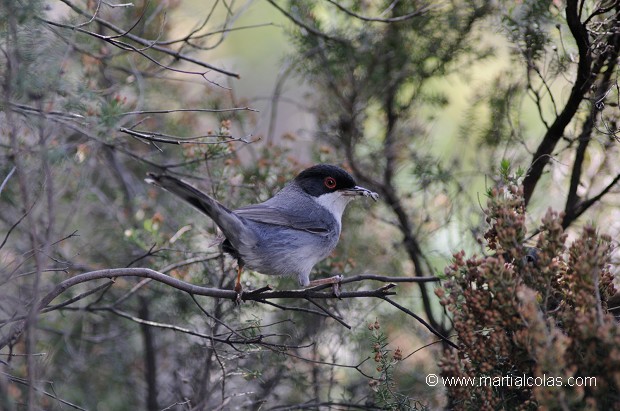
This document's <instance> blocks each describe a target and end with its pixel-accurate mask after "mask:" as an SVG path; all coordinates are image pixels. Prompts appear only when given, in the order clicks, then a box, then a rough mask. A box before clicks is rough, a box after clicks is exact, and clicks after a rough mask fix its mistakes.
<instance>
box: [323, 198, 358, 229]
mask: <svg viewBox="0 0 620 411" xmlns="http://www.w3.org/2000/svg"><path fill="white" fill-rule="evenodd" d="M354 198H355V197H352V196H347V195H344V194H343V193H341V192H338V191H334V192H333V193H327V194H323V195H321V196H319V197H313V199H314V201H316V202H317V203H318V204H319V205H320V206H321V207H323V208H325V209H327V211H329V212H330V213H331V214H332V215H333V216H334V218H335V219H336V221H337V222H338V226H339V227H340V226H342V223H341V220H342V214H343V213H344V210H345V208H347V204H349V202H350V201H351V200H353V199H354Z"/></svg>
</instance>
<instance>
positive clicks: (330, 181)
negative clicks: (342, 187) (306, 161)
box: [323, 177, 336, 190]
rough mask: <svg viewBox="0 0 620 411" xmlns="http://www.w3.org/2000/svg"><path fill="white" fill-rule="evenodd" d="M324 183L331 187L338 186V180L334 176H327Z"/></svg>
mask: <svg viewBox="0 0 620 411" xmlns="http://www.w3.org/2000/svg"><path fill="white" fill-rule="evenodd" d="M323 184H325V187H327V188H329V189H330V190H331V189H334V188H336V180H335V179H334V178H333V177H325V180H323Z"/></svg>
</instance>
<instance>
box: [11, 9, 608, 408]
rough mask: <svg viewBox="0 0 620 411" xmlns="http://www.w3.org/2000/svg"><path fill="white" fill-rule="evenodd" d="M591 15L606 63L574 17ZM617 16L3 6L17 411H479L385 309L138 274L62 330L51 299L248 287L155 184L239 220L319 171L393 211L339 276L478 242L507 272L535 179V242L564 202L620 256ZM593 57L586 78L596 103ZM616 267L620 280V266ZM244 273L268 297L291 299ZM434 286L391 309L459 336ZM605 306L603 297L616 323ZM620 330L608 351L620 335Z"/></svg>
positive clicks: (70, 317)
mask: <svg viewBox="0 0 620 411" xmlns="http://www.w3.org/2000/svg"><path fill="white" fill-rule="evenodd" d="M573 8H574V9H575V10H579V13H580V14H579V18H580V20H579V22H580V24H581V25H582V26H583V27H584V30H586V29H587V33H586V34H585V38H586V39H587V47H586V50H587V52H588V53H589V54H583V53H584V52H583V51H582V50H583V47H582V44H580V41H583V38H584V37H579V35H574V34H575V33H577V34H579V33H580V32H579V30H576V29H575V27H576V26H579V25H580V24H577V25H575V23H574V22H573V23H572V26H571V21H570V18H568V19H567V18H566V16H567V15H570V11H571V10H572V9H573ZM618 10H619V5H618V2H615V1H609V2H603V3H593V2H573V1H567V2H559V1H558V2H552V3H551V4H549V3H547V2H537V1H526V2H521V3H519V4H512V3H511V2H484V1H451V2H441V3H439V2H437V3H435V2H430V3H425V2H406V3H405V2H402V3H401V2H394V3H391V2H385V3H383V2H364V1H347V2H334V1H322V2H305V1H296V2H290V3H286V2H275V1H271V0H267V1H248V2H225V1H209V2H189V1H188V2H178V1H150V2H142V1H138V2H135V3H127V4H120V3H119V4H112V3H104V2H97V1H84V2H81V1H75V2H70V1H68V0H62V1H47V2H40V1H34V0H20V1H17V2H14V1H11V0H4V1H2V2H0V17H1V21H0V29H1V31H2V37H1V38H0V41H1V43H0V45H1V46H2V51H3V53H2V56H1V57H0V59H1V62H2V64H1V67H2V69H1V73H2V84H3V89H2V90H3V91H2V93H3V99H2V102H1V103H0V107H1V108H2V112H1V113H0V148H1V150H2V152H1V157H0V180H1V181H2V183H1V184H2V186H1V189H0V204H1V206H0V224H1V227H2V231H0V233H5V234H4V235H0V238H3V239H4V241H3V242H2V243H1V246H0V275H1V278H0V281H1V283H0V284H1V285H0V312H1V313H2V316H1V317H0V326H1V328H0V337H1V338H2V342H3V344H2V346H3V348H2V351H0V367H1V368H2V369H1V370H0V371H1V373H2V374H1V375H0V394H1V395H0V397H1V398H2V400H0V401H2V402H0V408H2V409H7V410H11V409H22V408H26V409H33V410H34V409H65V408H67V407H68V408H71V407H74V408H84V409H92V410H94V409H101V410H107V409H114V410H123V409H127V410H130V409H131V410H133V409H149V410H156V409H234V408H252V409H298V408H302V407H305V408H310V409H317V408H334V409H376V408H379V407H388V408H389V407H392V408H415V407H417V408H424V407H430V408H437V407H449V408H458V406H459V405H461V406H462V404H463V403H460V402H459V401H464V400H463V398H460V397H459V395H463V394H462V393H455V392H446V391H445V390H444V387H442V386H438V387H429V386H427V385H426V383H425V381H424V378H425V376H426V375H427V374H429V373H431V372H433V373H436V374H439V373H441V372H442V370H443V372H445V370H446V368H449V365H446V362H445V361H443V360H442V359H443V358H445V356H446V355H447V354H446V352H445V351H444V350H445V349H447V347H446V346H442V344H441V343H439V342H438V341H437V338H436V337H435V336H434V335H433V334H431V333H429V332H428V330H427V329H426V328H425V327H423V326H421V324H420V323H419V322H417V321H415V320H414V319H413V318H412V317H411V316H410V315H407V314H406V312H403V311H402V310H398V309H396V308H395V307H394V306H392V305H389V304H387V303H386V302H385V301H382V300H380V299H363V298H359V299H348V300H341V301H340V300H336V299H328V300H326V301H324V302H321V304H322V305H321V307H322V308H317V307H316V305H315V304H314V303H313V302H312V301H309V300H303V299H301V300H299V301H288V300H282V301H280V300H277V301H275V302H276V303H277V304H279V305H280V307H277V306H270V305H267V304H259V303H256V302H248V303H245V304H242V305H240V306H236V305H235V304H234V303H233V302H231V301H228V300H222V299H213V298H201V297H193V296H190V295H188V294H186V293H182V292H180V291H178V290H175V289H172V288H171V287H169V286H166V285H163V284H158V283H156V282H149V281H147V280H145V279H142V278H128V277H127V278H126V277H123V278H117V279H116V280H115V281H107V282H96V283H92V284H91V283H86V284H82V285H80V286H79V287H76V288H74V289H71V290H70V291H68V292H67V293H66V294H63V297H62V298H64V299H69V298H72V297H73V298H74V299H75V301H73V302H71V303H70V304H67V305H63V306H58V307H55V309H54V310H52V311H50V312H49V313H45V314H41V315H38V316H37V315H36V310H34V309H33V307H35V306H36V304H35V302H36V301H37V299H38V298H40V297H41V296H42V295H43V294H45V293H46V292H47V291H48V290H49V289H51V288H52V287H53V286H54V285H55V284H58V283H59V282H61V281H62V280H64V279H66V278H69V277H71V276H74V275H76V274H78V273H82V272H88V271H93V270H98V269H106V268H116V267H119V268H120V267H149V268H152V269H155V270H158V271H160V272H163V273H165V274H169V275H170V276H173V277H175V278H178V279H181V280H184V281H188V282H190V283H194V284H199V285H209V286H213V287H218V288H222V289H231V288H232V282H233V280H234V276H233V275H232V273H234V270H235V267H234V263H233V261H231V260H230V259H229V258H226V257H224V256H222V255H221V253H220V252H219V249H218V247H217V246H216V245H215V244H216V242H217V241H216V240H217V239H216V236H217V233H216V230H215V227H214V225H213V224H212V223H211V222H209V221H208V220H207V219H204V218H202V217H201V216H199V215H198V214H197V213H196V212H195V211H194V210H192V209H191V208H190V207H186V206H185V205H179V204H178V200H176V199H175V198H172V196H169V195H167V194H166V193H162V192H160V191H158V190H156V189H154V188H152V187H150V186H147V185H146V184H145V183H144V182H143V177H144V176H145V174H146V172H147V171H153V170H156V171H157V170H158V171H167V172H170V173H178V174H179V175H180V176H182V177H183V178H185V179H188V180H189V181H192V182H193V183H194V184H196V185H197V186H199V187H201V188H202V189H204V190H205V191H207V192H209V193H210V194H212V195H213V196H214V197H216V198H218V199H219V200H221V201H222V202H223V203H224V204H226V205H228V206H230V207H231V208H234V207H237V206H241V205H244V204H247V203H251V202H257V201H262V200H265V199H267V198H268V197H269V196H271V195H273V194H274V193H275V192H276V191H277V190H278V189H279V188H280V187H281V186H282V184H284V183H285V182H286V181H287V180H289V179H290V178H292V177H293V176H294V175H295V174H296V172H298V171H300V170H301V169H303V168H304V167H306V166H308V165H310V164H313V163H315V162H330V163H337V164H340V165H342V166H345V167H347V168H348V169H350V170H351V171H352V173H353V174H354V175H355V177H356V178H357V179H358V181H359V182H360V184H362V185H365V186H368V187H369V188H372V189H374V190H376V191H378V192H379V193H380V195H381V198H382V200H383V201H382V202H381V203H380V204H378V205H371V204H368V203H365V202H363V201H362V202H357V203H355V204H354V205H352V206H351V207H349V210H348V212H347V216H346V221H345V222H344V231H343V235H342V238H341V242H340V245H339V247H338V249H337V250H336V252H335V253H334V255H333V256H330V257H329V258H328V259H327V260H326V261H325V262H323V263H321V264H320V266H319V267H317V273H319V272H320V273H321V275H322V276H326V275H327V273H330V274H331V273H336V272H337V273H344V274H345V275H347V276H353V275H355V274H360V273H374V274H381V275H386V276H395V277H399V276H400V277H413V276H439V277H441V278H442V279H444V278H445V276H446V274H444V267H445V266H447V265H448V264H450V263H451V261H452V255H453V254H454V253H456V252H458V251H459V250H465V252H466V253H467V254H468V255H471V254H477V255H479V256H485V258H486V257H492V256H493V254H494V252H493V251H492V250H490V249H489V248H488V247H487V243H486V241H485V238H484V233H485V231H487V230H488V228H489V223H490V221H487V220H485V217H488V214H485V211H483V208H485V207H486V206H487V204H486V201H487V198H488V197H487V194H488V189H489V188H490V187H493V186H495V185H496V184H502V181H503V180H502V177H503V178H504V180H505V179H506V177H507V175H508V171H507V170H508V169H509V168H510V167H509V165H512V166H513V168H514V169H516V168H518V167H521V168H522V169H523V171H524V172H525V175H527V176H528V177H525V179H523V175H524V174H521V175H520V178H521V179H520V180H519V181H518V183H519V184H521V183H523V184H524V185H525V187H526V189H525V196H526V199H525V200H524V207H527V213H524V214H523V218H524V221H523V225H524V227H526V229H527V230H529V232H530V233H534V234H537V231H536V230H537V227H538V226H539V222H540V220H541V219H542V218H543V217H544V216H545V215H547V209H548V208H549V207H552V208H555V209H557V210H564V213H565V214H564V215H565V216H568V217H565V218H562V219H561V220H562V221H560V222H559V223H558V224H559V225H560V226H562V229H567V231H566V234H567V237H568V238H567V242H568V243H569V244H570V243H571V242H572V241H573V240H574V239H575V238H578V237H579V236H580V233H581V231H582V227H583V226H584V225H586V224H587V223H591V222H595V223H597V224H598V225H599V226H600V227H602V229H601V231H604V232H605V233H606V234H607V235H608V236H609V237H610V238H611V239H612V243H613V241H614V240H615V239H617V238H618V233H619V232H620V223H619V222H620V215H619V213H620V211H619V209H618V207H617V205H618V204H617V203H618V195H617V194H618V187H617V185H616V183H617V181H618V176H619V175H620V170H619V167H620V166H619V165H618V162H617V161H616V160H617V158H618V152H617V151H618V144H617V140H618V99H619V97H618V96H619V93H618V85H617V84H618V83H617V76H618V64H617V61H618V50H619V48H620V41H619V40H618V37H620V34H619V33H620V30H619V29H618ZM93 15H95V16H96V17H95V18H93ZM369 16H372V17H369ZM375 16H376V17H375ZM403 16H407V17H406V18H402V17H403ZM401 18H402V19H401ZM582 23H583V24H582ZM581 34H583V33H581ZM585 62H588V63H589V64H590V66H589V68H588V72H589V73H590V74H591V75H590V76H589V77H587V78H588V80H587V81H585V82H584V83H583V84H582V86H583V87H576V84H581V83H580V82H583V81H584V80H583V78H582V77H580V76H581V75H582V74H583V73H582V71H583V70H585V69H584V68H583V67H582V66H583V65H584V64H585ZM218 70H219V71H218ZM231 74H232V75H231ZM235 74H238V75H240V78H237V77H236V76H235ZM590 78H591V79H592V80H591V81H590V80H589V79H590ZM576 89H578V90H579V92H580V93H581V94H580V96H581V97H580V100H578V101H577V103H576V108H575V111H574V112H573V113H572V115H571V116H569V120H570V121H569V123H568V124H567V126H566V127H565V128H564V129H562V130H560V132H559V133H555V134H554V133H553V131H554V130H555V129H554V124H555V122H556V120H558V119H560V118H562V115H563V113H564V112H566V111H567V110H566V108H567V107H568V106H569V105H570V103H571V101H572V100H571V98H572V97H571V96H572V95H573V92H574V90H576ZM180 109H183V110H185V109H191V110H188V111H181V110H180ZM195 109H199V110H195ZM569 111H570V110H569ZM548 137H549V138H548ZM553 139H556V140H557V141H556V142H555V143H556V144H557V145H554V146H553V147H552V149H551V151H550V153H548V154H545V155H541V156H537V155H536V154H535V153H537V150H538V149H540V148H541V147H542V146H543V145H544V142H548V141H551V140H553ZM177 143H178V144H177ZM504 159H505V161H502V160H504ZM541 159H545V160H544V161H543V160H541ZM541 164H542V165H544V166H545V168H544V172H543V173H542V174H541V175H540V178H539V180H533V179H532V178H531V177H529V176H531V175H533V174H532V173H529V172H530V171H531V170H533V169H534V168H536V167H538V166H539V165H541ZM513 171H514V170H513ZM582 213H583V214H582ZM588 232H589V231H588ZM514 240H515V241H514V244H515V249H516V248H517V247H516V244H519V245H521V244H522V243H523V242H526V240H528V241H529V243H531V245H534V244H535V243H536V238H527V239H526V237H525V236H515V237H514ZM612 249H613V248H612ZM610 253H612V251H610ZM601 258H603V257H601ZM605 258H609V261H607V260H605V261H607V262H606V263H605V264H607V265H605V267H608V268H605V269H606V270H609V271H610V274H613V273H614V272H615V271H616V270H617V268H616V267H617V260H616V259H615V258H614V257H613V253H612V254H610V255H609V257H607V256H605ZM566 260H567V261H568V259H566ZM246 274H247V275H246V276H244V279H245V280H246V281H247V283H246V287H247V288H248V289H251V288H258V287H261V286H263V285H265V284H266V283H269V284H271V285H273V286H275V287H276V288H278V289H292V288H295V287H296V284H295V281H294V280H292V279H273V278H271V277H265V276H262V275H260V274H254V273H246ZM318 276H319V275H318V274H317V275H316V277H318ZM448 277H449V275H448ZM448 279H450V278H448ZM517 282H518V281H517ZM374 286H375V284H369V283H365V282H360V283H352V284H350V285H347V287H348V288H349V289H351V290H366V289H371V288H373V287H374ZM435 287H436V285H432V286H429V285H425V286H418V285H416V284H407V283H402V284H399V285H398V287H397V288H396V289H397V296H395V297H394V300H395V301H396V302H397V303H398V304H401V305H402V306H404V307H406V308H407V309H409V310H411V311H413V312H415V313H418V314H420V315H421V316H422V317H424V318H425V319H426V321H428V322H429V323H430V324H431V325H432V326H433V327H434V328H435V329H437V330H439V331H440V332H441V333H442V334H444V335H452V334H453V333H454V330H455V329H456V330H457V331H458V330H459V327H458V326H459V323H458V321H459V317H458V316H456V317H455V316H453V315H452V314H449V313H448V312H447V310H446V309H445V307H444V305H446V304H444V305H442V304H440V298H437V297H436V296H435V294H434V292H433V291H434V290H433V289H434V288H435ZM534 288H535V287H534ZM511 290H512V289H508V291H509V292H510V291H511ZM62 298H59V299H57V300H55V301H54V303H55V304H59V303H60V302H61V301H66V300H63V299H62ZM532 298H533V300H534V301H536V296H533V297H532ZM606 298H607V296H605V298H604V301H602V302H601V301H595V302H594V303H595V304H600V305H601V310H602V309H603V308H604V309H605V310H607V309H608V308H610V309H611V311H613V309H614V306H613V304H612V303H610V304H609V305H606V304H605V300H606ZM588 301H589V300H588ZM444 303H445V301H444ZM282 305H285V306H286V307H287V308H288V310H283V309H282V307H281V306H282ZM527 307H530V306H527ZM291 308H294V309H295V310H291ZM532 310H533V309H532ZM327 313H329V314H327ZM545 314H546V311H545ZM330 315H331V317H330ZM333 317H337V318H338V319H340V320H342V321H343V322H345V323H347V324H348V325H349V326H350V327H351V328H350V329H348V328H345V327H343V326H342V325H341V324H340V323H339V322H338V321H337V320H335V319H334V318H333ZM24 319H25V320H27V321H26V322H25V324H26V326H25V329H24V333H23V334H21V335H20V336H17V335H15V334H14V330H15V328H14V327H15V326H16V324H19V323H20V321H21V320H24ZM554 321H555V320H554ZM557 321H558V322H567V321H568V320H567V319H565V318H564V319H562V321H560V320H557ZM369 324H371V325H373V327H371V328H372V329H369V327H368V325H369ZM374 324H376V326H375V325H374ZM480 324H481V325H480V326H481V327H483V326H484V325H483V323H482V322H481V323H480ZM606 324H608V323H607V322H606ZM614 326H615V323H612V325H609V327H610V331H609V333H607V334H606V335H605V336H599V337H600V338H601V339H602V340H605V338H608V340H605V341H613V338H614V337H613V335H615V334H614V333H615V332H616V331H614ZM549 327H550V329H552V330H555V329H554V328H553V326H551V325H550V326H549ZM554 332H555V331H554ZM459 337H460V339H461V340H463V335H459ZM597 338H598V337H597ZM231 341H234V342H231ZM377 344H378V346H377ZM429 344H430V345H429ZM427 345H429V346H427ZM492 348H493V347H490V349H492ZM450 355H454V352H452V354H450ZM606 355H611V354H609V353H607V354H606ZM450 358H452V357H450ZM454 358H456V356H455V357H454ZM514 358H517V357H516V356H514ZM467 360H471V358H460V359H456V360H455V363H454V364H457V363H458V361H467ZM442 361H443V362H442ZM568 363H569V364H570V362H568ZM509 364H510V362H509ZM452 369H456V365H454V368H452ZM610 372H613V370H611V371H610ZM617 390H618V387H617V386H616V387H615V388H614V387H612V389H611V392H612V394H611V395H612V397H613V396H617V393H618V391H617ZM533 398H534V400H533V403H532V406H536V404H537V403H536V398H538V399H539V400H540V398H543V399H544V395H543V397H533ZM613 398H615V397H613ZM547 400H548V398H547ZM581 400H583V397H578V398H577V399H576V400H575V401H576V402H575V403H576V404H580V403H579V401H581ZM464 403H467V404H468V402H467V400H465V402H464ZM473 403H475V402H473ZM546 404H552V405H553V402H551V401H548V402H547V403H546ZM483 405H484V404H483ZM560 405H561V404H560ZM477 406H480V404H477Z"/></svg>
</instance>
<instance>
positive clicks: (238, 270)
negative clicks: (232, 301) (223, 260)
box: [235, 264, 243, 296]
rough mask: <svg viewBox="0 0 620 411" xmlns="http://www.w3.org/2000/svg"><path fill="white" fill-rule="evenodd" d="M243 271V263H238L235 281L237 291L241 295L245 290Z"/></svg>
mask: <svg viewBox="0 0 620 411" xmlns="http://www.w3.org/2000/svg"><path fill="white" fill-rule="evenodd" d="M242 271H243V265H241V264H238V265H237V282H236V283H235V292H236V293H237V295H238V296H240V295H241V292H242V291H243V287H242V286H241V272H242Z"/></svg>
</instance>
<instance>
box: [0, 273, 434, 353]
mask: <svg viewBox="0 0 620 411" xmlns="http://www.w3.org/2000/svg"><path fill="white" fill-rule="evenodd" d="M117 277H144V278H150V279H152V280H155V281H158V282H161V283H163V284H166V285H169V286H171V287H173V288H176V289H177V290H180V291H185V292H187V293H189V294H192V295H202V296H206V297H212V298H221V299H229V300H232V301H237V299H238V298H240V299H241V300H242V301H257V302H263V301H264V300H267V299H274V298H285V299H306V300H307V299H350V298H368V297H374V298H381V299H385V298H386V297H387V296H389V295H394V294H396V293H395V292H394V291H391V290H390V289H391V288H392V287H393V286H394V285H392V284H388V285H386V286H383V287H380V288H378V289H375V290H360V291H343V292H341V293H340V294H339V295H335V294H333V293H330V292H322V291H320V287H315V288H314V289H301V290H266V291H263V292H258V293H253V292H248V293H243V294H241V295H240V296H239V295H238V294H237V293H236V292H235V291H233V290H223V289H219V288H210V287H202V286H198V285H194V284H190V283H187V282H185V281H181V280H178V279H176V278H173V277H170V276H168V275H166V274H163V273H160V272H158V271H155V270H151V269H148V268H112V269H106V270H98V271H90V272H87V273H82V274H78V275H76V276H74V277H71V278H69V279H67V280H64V281H63V282H61V283H60V284H58V285H56V287H54V289H52V290H51V291H50V292H48V293H47V294H46V295H45V296H43V297H42V298H41V299H40V300H39V301H38V303H37V304H35V305H33V311H35V312H42V311H43V310H45V309H46V308H47V307H48V305H49V303H50V302H52V301H53V300H54V299H55V298H56V297H58V296H59V295H61V294H62V293H64V292H65V291H67V290H68V289H69V288H71V287H73V286H75V285H78V284H82V283H85V282H89V281H93V280H98V279H104V278H108V279H115V278H117ZM360 277H363V276H360ZM388 278H389V277H388ZM410 280H411V281H410V282H415V281H416V279H415V278H410ZM427 281H428V280H427ZM329 286H330V285H326V286H325V287H329ZM390 303H391V304H392V305H395V306H396V307H399V309H401V310H402V311H404V312H405V313H407V314H409V315H412V314H413V313H411V312H410V311H409V310H407V309H405V308H404V307H402V308H400V307H401V306H400V305H398V304H396V303H394V302H393V301H391V300H390ZM60 306H62V307H64V306H65V305H64V304H61V305H60ZM109 310H110V311H114V310H115V309H114V308H109ZM330 316H331V315H330ZM413 316H414V317H416V318H418V317H417V316H416V315H415V314H413ZM25 325H26V319H20V321H19V322H18V323H17V324H16V325H15V326H14V327H13V329H12V330H11V331H9V332H8V333H7V334H6V335H5V337H4V338H3V339H2V340H0V348H2V347H4V346H6V345H7V344H8V343H9V342H11V341H14V340H15V339H16V338H18V337H19V335H20V334H21V333H22V332H23V330H24V327H25Z"/></svg>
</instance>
